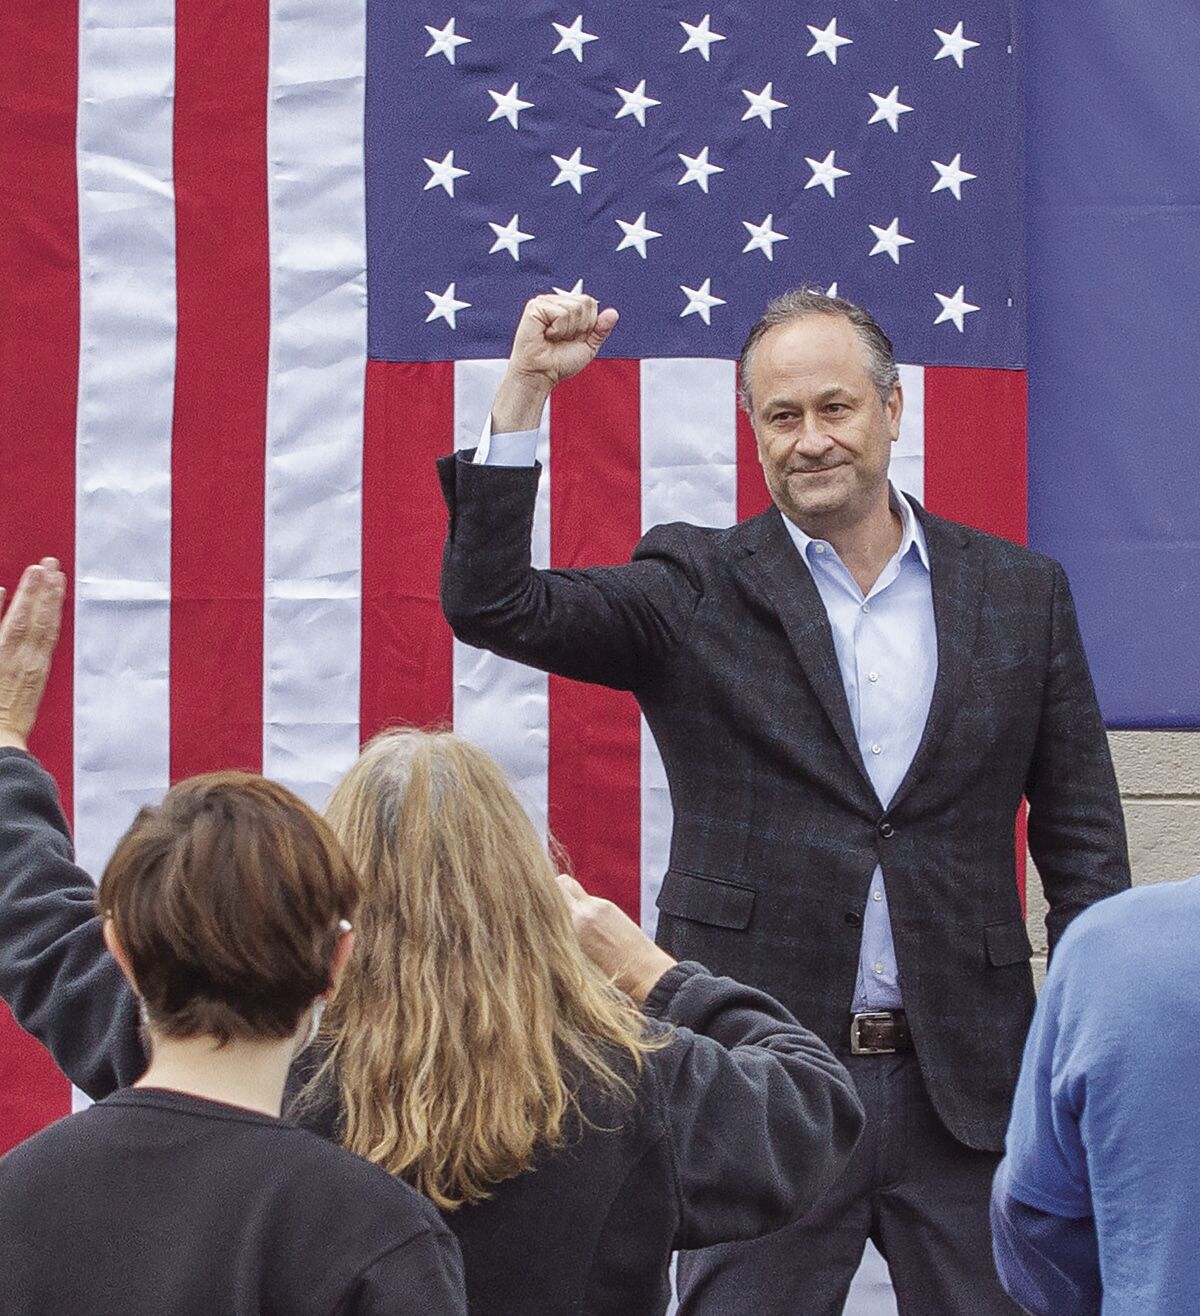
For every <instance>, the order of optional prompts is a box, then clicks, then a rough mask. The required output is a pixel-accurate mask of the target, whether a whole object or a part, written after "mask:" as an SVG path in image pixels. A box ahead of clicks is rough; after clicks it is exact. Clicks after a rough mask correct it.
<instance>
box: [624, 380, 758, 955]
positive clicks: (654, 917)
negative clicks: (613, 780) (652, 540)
mask: <svg viewBox="0 0 1200 1316" xmlns="http://www.w3.org/2000/svg"><path fill="white" fill-rule="evenodd" d="M735 379H736V375H735V367H734V363H733V362H732V361H717V360H688V359H677V360H676V359H671V360H645V361H643V362H642V365H641V451H642V531H643V533H644V532H645V531H647V530H649V529H650V527H651V526H655V525H661V524H662V523H663V522H665V521H691V522H693V523H695V524H698V525H720V526H724V525H733V524H734V522H735V521H736V520H737V411H736V409H735V407H736V397H735ZM641 729H642V743H641V763H642V781H641V798H642V810H641V878H642V904H641V912H642V925H643V927H645V928H646V930H647V931H648V932H653V931H654V926H655V924H656V923H657V921H658V913H657V910H656V908H655V901H656V900H657V898H658V891H659V887H660V886H661V885H662V878H663V874H664V873H665V872H666V870H667V863H668V860H669V857H670V846H671V824H672V811H671V798H670V794H669V793H668V790H667V779H666V773H665V771H664V770H663V765H662V759H661V758H660V757H659V753H658V748H657V746H656V745H655V743H654V737H653V736H652V735H651V734H650V730H649V728H648V727H647V725H646V722H645V720H644V719H643V720H642V723H641Z"/></svg>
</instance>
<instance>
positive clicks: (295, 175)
mask: <svg viewBox="0 0 1200 1316" xmlns="http://www.w3.org/2000/svg"><path fill="white" fill-rule="evenodd" d="M365 40H366V38H365V12H364V6H363V3H362V0H336V2H335V3H329V0H286V2H284V0H280V2H279V3H274V4H272V6H271V28H270V69H269V92H268V101H267V153H268V212H269V224H270V247H271V312H270V316H271V329H270V332H271V344H270V366H269V380H268V392H267V433H266V508H265V519H264V546H263V547H264V577H265V579H264V591H263V593H264V610H263V668H264V671H263V771H264V772H265V773H266V775H268V776H270V777H273V778H275V779H276V780H277V781H280V782H282V783H284V784H285V785H286V786H288V787H290V788H291V789H292V790H294V791H296V792H297V794H299V795H300V796H302V797H303V798H304V799H306V800H308V801H309V803H311V804H313V805H314V806H316V807H320V806H321V805H323V803H324V801H325V799H326V797H327V795H328V793H329V791H330V789H331V788H332V786H333V784H334V782H335V781H336V780H337V778H338V777H340V776H341V774H342V773H343V772H344V771H345V770H346V769H347V768H348V767H349V765H350V764H351V763H352V762H353V761H354V758H355V757H356V755H357V753H358V741H359V680H360V677H359V656H360V647H361V646H360V636H361V628H362V443H363V430H362V416H363V387H364V375H365V370H366V327H367V326H366V297H367V284H366V240H365V199H364V188H363V174H362V156H363V90H364V85H365V74H366V69H365Z"/></svg>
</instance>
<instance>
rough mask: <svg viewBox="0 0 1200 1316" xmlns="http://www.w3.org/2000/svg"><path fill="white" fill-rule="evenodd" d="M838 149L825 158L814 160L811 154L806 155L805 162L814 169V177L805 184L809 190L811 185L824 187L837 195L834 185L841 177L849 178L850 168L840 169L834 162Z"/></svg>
mask: <svg viewBox="0 0 1200 1316" xmlns="http://www.w3.org/2000/svg"><path fill="white" fill-rule="evenodd" d="M836 154H837V152H836V151H830V152H829V154H828V155H827V156H826V157H825V159H824V160H814V159H812V157H811V156H807V155H806V156H805V157H804V163H805V164H806V165H808V167H809V168H810V169H811V170H812V177H811V178H810V179H809V180H808V182H807V183H805V184H804V189H805V191H807V190H808V189H809V188H810V187H823V188H824V189H825V191H826V192H828V193H829V195H830V196H834V195H836V193H835V192H834V190H833V189H834V187H835V186H836V185H837V180H838V179H839V178H849V177H850V170H849V169H839V168H838V167H837V165H835V164H834V162H833V157H834V156H835V155H836Z"/></svg>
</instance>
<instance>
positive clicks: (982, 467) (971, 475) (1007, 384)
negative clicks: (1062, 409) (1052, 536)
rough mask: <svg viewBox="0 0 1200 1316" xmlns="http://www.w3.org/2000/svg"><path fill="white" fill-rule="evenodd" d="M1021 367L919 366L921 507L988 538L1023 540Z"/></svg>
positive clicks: (1024, 461) (1025, 520)
mask: <svg viewBox="0 0 1200 1316" xmlns="http://www.w3.org/2000/svg"><path fill="white" fill-rule="evenodd" d="M1026 470H1027V454H1026V440H1025V372H1024V371H1022V370H984V369H977V368H974V367H965V366H928V367H926V370H925V506H926V507H928V508H929V510H930V511H931V512H936V513H937V514H938V515H939V516H946V517H950V518H951V519H953V520H955V521H962V522H963V523H964V524H966V525H970V526H974V527H975V528H976V529H977V530H986V531H988V532H989V533H990V534H993V535H1002V536H1003V537H1004V538H1005V539H1011V540H1014V541H1015V542H1016V543H1018V544H1024V543H1025V542H1026V539H1027V531H1028V515H1027V508H1026V499H1027V478H1026Z"/></svg>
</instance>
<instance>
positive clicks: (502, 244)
mask: <svg viewBox="0 0 1200 1316" xmlns="http://www.w3.org/2000/svg"><path fill="white" fill-rule="evenodd" d="M520 220H521V217H520V215H514V216H513V217H512V219H510V220H509V221H508V223H507V224H493V223H492V221H491V220H488V228H490V229H491V230H492V232H493V233H494V234H495V235H496V241H495V242H493V243H492V245H491V246H490V247H489V248H488V255H489V256H490V255H491V254H492V253H493V252H494V251H507V252H508V254H509V255H510V256H511V257H512V258H513V260H520V259H521V243H522V242H529V241H530V240H531V239H532V237H533V234H532V233H522V232H521V230H520V228H519V224H520Z"/></svg>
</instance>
